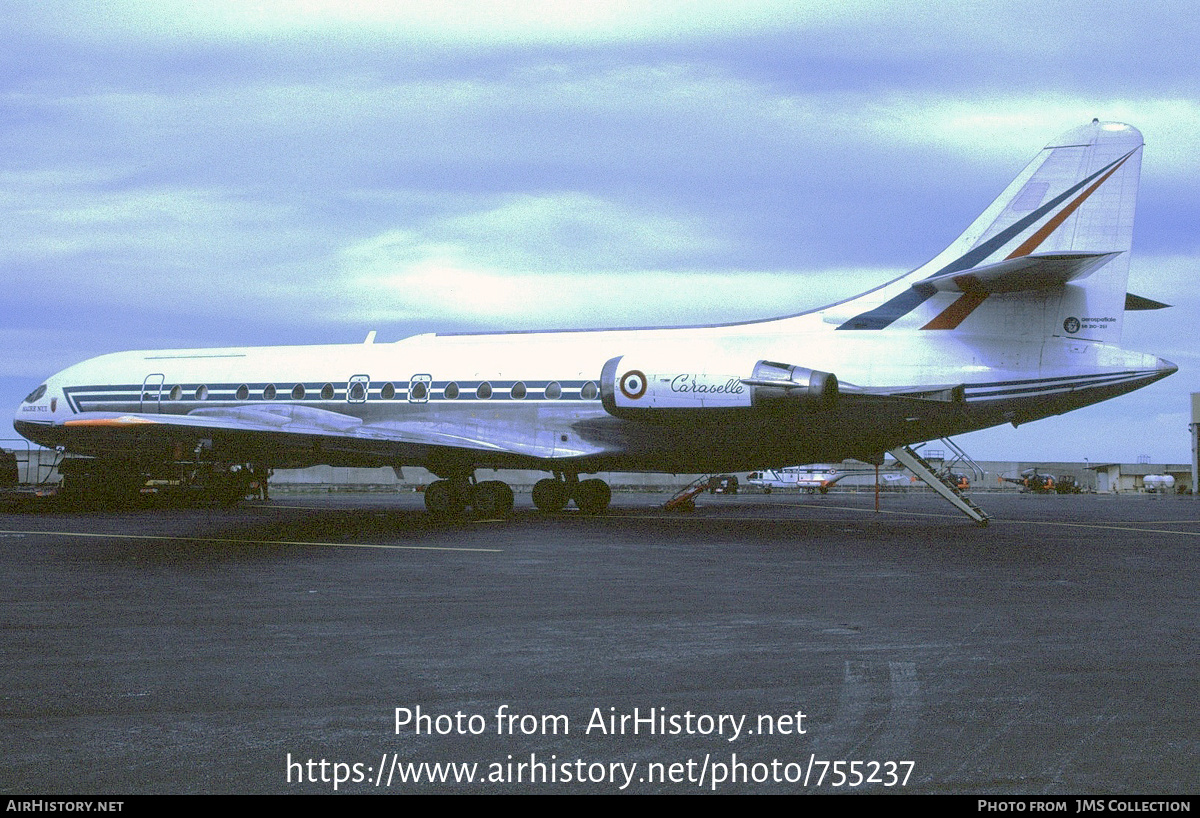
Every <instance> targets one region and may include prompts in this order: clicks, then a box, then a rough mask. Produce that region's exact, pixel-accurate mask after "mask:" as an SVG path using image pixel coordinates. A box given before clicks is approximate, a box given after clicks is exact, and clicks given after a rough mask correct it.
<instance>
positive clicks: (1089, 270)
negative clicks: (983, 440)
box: [826, 120, 1142, 343]
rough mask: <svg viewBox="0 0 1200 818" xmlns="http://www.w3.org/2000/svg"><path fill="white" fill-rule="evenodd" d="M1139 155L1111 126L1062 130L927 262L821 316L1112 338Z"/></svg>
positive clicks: (874, 323)
mask: <svg viewBox="0 0 1200 818" xmlns="http://www.w3.org/2000/svg"><path fill="white" fill-rule="evenodd" d="M1141 148H1142V135H1141V134H1140V133H1139V132H1138V130H1137V129H1136V128H1133V127H1131V126H1129V125H1124V124H1121V123H1116V122H1100V121H1098V120H1093V121H1092V122H1091V123H1090V124H1088V125H1084V126H1083V127H1080V128H1076V129H1074V130H1071V131H1069V132H1067V133H1065V134H1063V135H1062V136H1061V137H1059V138H1058V139H1056V140H1054V141H1053V142H1051V143H1050V144H1049V145H1047V146H1046V147H1045V149H1043V150H1042V152H1041V153H1039V154H1038V156H1037V157H1035V158H1034V160H1033V161H1032V162H1030V163H1029V165H1028V166H1027V167H1026V168H1025V170H1023V171H1022V172H1021V174H1020V175H1018V176H1017V178H1016V179H1015V180H1013V182H1012V184H1010V185H1009V186H1008V188H1007V189H1006V190H1005V191H1004V192H1003V193H1002V194H1001V195H1000V196H999V198H997V199H996V201H994V202H992V204H991V206H989V207H988V208H987V210H985V211H984V212H983V214H982V215H980V216H979V218H977V219H976V220H975V221H974V223H972V224H971V226H970V227H968V228H967V230H966V231H964V232H963V234H962V235H961V236H959V237H958V238H957V239H955V240H954V242H952V243H951V244H950V246H949V247H947V248H946V249H945V250H943V251H942V252H941V253H939V254H938V255H937V256H936V257H935V258H934V259H933V260H932V261H930V262H929V263H928V264H925V265H923V266H922V267H920V268H918V269H916V270H914V271H913V272H911V273H909V274H908V275H906V276H904V277H902V278H900V279H897V280H896V281H893V282H891V283H890V284H888V285H886V286H884V287H881V288H879V289H877V290H874V291H872V292H870V293H866V294H864V295H862V296H859V297H858V298H856V299H853V300H852V301H849V302H844V303H842V304H840V305H837V306H836V307H835V308H834V310H833V311H831V312H835V313H836V315H833V314H828V315H827V316H826V320H833V321H834V322H835V323H837V324H838V327H837V328H838V329H842V330H879V329H886V328H891V327H895V328H905V329H921V330H933V331H936V330H960V331H962V332H970V333H978V334H988V335H991V334H1004V335H1011V334H1013V333H1019V334H1037V335H1041V336H1047V335H1061V336H1067V337H1072V338H1080V339H1086V340H1094V341H1106V342H1109V343H1117V342H1119V341H1120V335H1121V319H1122V314H1123V312H1124V310H1125V303H1126V290H1125V287H1126V281H1127V279H1128V274H1129V252H1130V249H1131V247H1132V242H1133V214H1134V208H1135V204H1136V200H1137V187H1138V176H1139V173H1140V168H1141Z"/></svg>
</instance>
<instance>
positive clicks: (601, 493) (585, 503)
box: [575, 479, 612, 514]
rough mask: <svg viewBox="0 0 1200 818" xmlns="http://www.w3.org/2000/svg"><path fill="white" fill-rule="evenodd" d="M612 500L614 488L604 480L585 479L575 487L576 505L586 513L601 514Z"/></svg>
mask: <svg viewBox="0 0 1200 818" xmlns="http://www.w3.org/2000/svg"><path fill="white" fill-rule="evenodd" d="M611 501H612V489H610V488H609V487H608V483H605V482H604V481H603V480H597V479H593V480H584V481H582V482H581V483H580V484H579V485H578V486H576V487H575V505H577V506H579V510H580V511H582V512H583V513H584V514H599V513H600V512H601V511H604V509H606V508H608V504H609V502H611Z"/></svg>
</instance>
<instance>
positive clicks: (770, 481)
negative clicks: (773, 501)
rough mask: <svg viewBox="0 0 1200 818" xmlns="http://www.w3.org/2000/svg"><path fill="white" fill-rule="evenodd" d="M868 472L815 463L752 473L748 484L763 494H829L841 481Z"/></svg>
mask: <svg viewBox="0 0 1200 818" xmlns="http://www.w3.org/2000/svg"><path fill="white" fill-rule="evenodd" d="M869 473H872V472H867V471H866V470H854V471H844V470H842V469H840V468H839V467H838V466H837V465H834V464H832V463H813V464H809V465H807V466H784V467H783V468H782V469H763V470H762V471H756V472H752V473H751V474H750V475H749V476H748V477H747V478H746V482H747V483H748V484H749V485H751V486H758V487H760V488H761V489H762V490H763V494H770V493H771V490H772V489H788V488H796V489H804V490H805V491H807V492H808V493H809V494H812V493H813V492H816V491H819V492H821V494H828V493H829V489H831V488H832V487H834V486H836V485H837V484H838V482H839V481H841V480H843V479H845V478H847V477H850V476H851V475H857V474H869Z"/></svg>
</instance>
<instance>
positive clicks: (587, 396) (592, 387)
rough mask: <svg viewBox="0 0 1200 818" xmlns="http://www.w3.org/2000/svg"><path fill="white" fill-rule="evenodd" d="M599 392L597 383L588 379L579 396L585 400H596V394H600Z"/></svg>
mask: <svg viewBox="0 0 1200 818" xmlns="http://www.w3.org/2000/svg"><path fill="white" fill-rule="evenodd" d="M599 392H600V390H599V389H597V388H596V384H595V383H593V382H592V381H588V382H587V383H585V384H584V385H583V389H580V390H579V397H581V398H583V399H584V400H595V399H596V395H597V394H599Z"/></svg>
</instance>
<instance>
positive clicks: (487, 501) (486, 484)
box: [425, 478, 513, 518]
mask: <svg viewBox="0 0 1200 818" xmlns="http://www.w3.org/2000/svg"><path fill="white" fill-rule="evenodd" d="M468 507H469V508H470V509H471V510H472V511H473V512H474V514H475V516H477V517H482V518H488V517H504V516H505V515H507V514H508V513H509V512H511V511H512V509H513V490H512V489H511V488H509V486H508V484H507V483H503V482H501V481H499V480H484V481H482V482H480V483H476V482H473V480H472V479H470V478H452V479H449V480H434V481H433V482H432V483H430V484H429V485H428V486H427V487H426V489H425V508H426V509H427V510H428V511H429V512H430V513H431V514H436V515H437V516H439V517H455V516H459V515H461V514H463V513H465V512H466V510H467V508H468Z"/></svg>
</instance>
